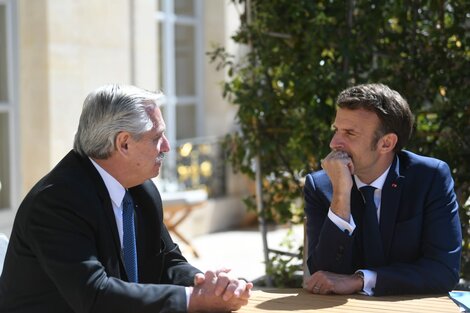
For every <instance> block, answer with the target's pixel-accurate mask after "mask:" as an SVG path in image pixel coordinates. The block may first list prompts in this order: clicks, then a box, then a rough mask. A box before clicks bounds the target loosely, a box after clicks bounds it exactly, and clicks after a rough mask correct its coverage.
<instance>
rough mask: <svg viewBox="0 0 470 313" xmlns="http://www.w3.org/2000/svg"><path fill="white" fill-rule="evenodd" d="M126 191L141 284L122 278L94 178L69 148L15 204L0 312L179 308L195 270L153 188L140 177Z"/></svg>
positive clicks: (107, 207)
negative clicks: (172, 233) (169, 226)
mask: <svg viewBox="0 0 470 313" xmlns="http://www.w3.org/2000/svg"><path fill="white" fill-rule="evenodd" d="M130 192H131V195H132V197H133V199H134V203H135V205H136V228H137V233H136V234H137V251H138V252H137V253H138V266H139V282H141V283H139V284H135V283H128V282H126V280H127V277H126V273H125V270H124V265H123V260H122V257H121V245H120V240H119V235H118V232H117V227H116V222H115V217H114V213H113V208H112V204H111V199H110V197H109V193H108V191H107V189H106V186H105V185H104V183H103V181H102V179H101V176H100V175H99V173H98V172H97V171H96V169H95V167H94V166H93V164H92V163H91V162H90V160H89V159H88V158H83V157H81V156H79V155H78V154H77V153H76V152H74V151H71V152H70V153H69V154H68V155H67V156H66V157H65V158H64V159H62V161H61V162H60V163H59V164H58V165H57V166H56V167H55V168H54V169H53V170H52V171H51V172H50V173H49V174H48V175H47V176H45V177H44V178H43V179H42V180H41V181H39V182H38V183H37V184H36V185H35V186H34V188H33V189H32V190H31V191H30V192H29V193H28V195H27V196H26V198H25V199H24V201H23V202H22V204H21V205H20V208H19V209H18V212H17V215H16V218H15V222H14V225H13V230H12V234H11V238H10V244H9V247H8V251H7V255H6V259H5V265H4V269H3V274H2V276H1V277H0V312H1V313H4V312H25V313H26V312H31V313H42V312H44V313H53V312H61V313H64V312H100V313H103V312H112V313H119V312H126V313H128V312H152V313H155V312H186V294H185V289H184V287H183V286H190V285H191V284H192V283H193V279H194V275H195V274H196V273H198V272H200V271H199V270H197V269H196V268H194V267H192V266H191V265H189V264H188V263H187V262H186V260H185V258H184V257H183V256H182V255H181V252H180V250H179V249H178V247H177V245H176V244H174V243H173V241H172V239H171V238H170V235H169V234H168V231H167V229H166V228H165V226H164V224H163V222H162V220H163V215H162V201H161V198H160V194H159V192H158V190H157V189H156V187H155V185H154V184H153V183H152V182H151V181H147V182H145V183H144V184H142V185H139V186H136V187H134V188H131V189H130Z"/></svg>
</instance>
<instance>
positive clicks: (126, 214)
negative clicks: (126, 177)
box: [122, 191, 138, 283]
mask: <svg viewBox="0 0 470 313" xmlns="http://www.w3.org/2000/svg"><path fill="white" fill-rule="evenodd" d="M122 224H123V233H124V234H123V250H124V265H125V266H126V272H127V278H128V279H129V282H134V283H137V282H138V274H137V249H136V246H135V228H134V203H133V201H132V197H131V194H130V193H129V191H126V194H125V195H124V199H123V200H122Z"/></svg>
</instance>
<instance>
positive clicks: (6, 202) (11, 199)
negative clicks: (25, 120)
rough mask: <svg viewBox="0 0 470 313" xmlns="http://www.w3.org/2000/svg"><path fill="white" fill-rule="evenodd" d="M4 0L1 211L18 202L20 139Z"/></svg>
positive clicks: (0, 19) (0, 8)
mask: <svg viewBox="0 0 470 313" xmlns="http://www.w3.org/2000/svg"><path fill="white" fill-rule="evenodd" d="M13 3H14V1H11V0H0V210H1V211H3V210H5V209H9V208H13V207H15V205H16V201H15V200H16V190H17V188H16V177H17V176H18V175H15V174H14V173H15V169H16V159H17V158H16V157H15V156H16V154H15V151H16V141H15V140H14V136H15V135H16V134H15V132H14V129H15V127H14V126H15V124H14V123H15V107H14V97H13V90H14V89H13V64H14V63H13V60H12V59H13V58H12V56H13V53H12V46H13V43H12V41H13V38H14V36H12V31H13V29H12V11H13V10H12V5H13Z"/></svg>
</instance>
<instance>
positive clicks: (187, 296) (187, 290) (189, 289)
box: [184, 287, 191, 309]
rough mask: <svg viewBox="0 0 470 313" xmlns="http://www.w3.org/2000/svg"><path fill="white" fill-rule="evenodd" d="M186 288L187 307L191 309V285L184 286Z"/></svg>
mask: <svg viewBox="0 0 470 313" xmlns="http://www.w3.org/2000/svg"><path fill="white" fill-rule="evenodd" d="M184 289H185V290H186V308H187V309H189V298H191V287H184Z"/></svg>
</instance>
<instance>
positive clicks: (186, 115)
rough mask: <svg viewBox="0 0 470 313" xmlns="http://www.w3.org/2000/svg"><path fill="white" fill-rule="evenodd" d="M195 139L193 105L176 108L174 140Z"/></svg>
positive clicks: (194, 109)
mask: <svg viewBox="0 0 470 313" xmlns="http://www.w3.org/2000/svg"><path fill="white" fill-rule="evenodd" d="M194 137H196V107H195V105H177V106H176V139H177V140H181V139H188V138H194Z"/></svg>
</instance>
